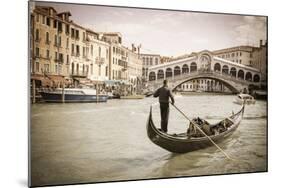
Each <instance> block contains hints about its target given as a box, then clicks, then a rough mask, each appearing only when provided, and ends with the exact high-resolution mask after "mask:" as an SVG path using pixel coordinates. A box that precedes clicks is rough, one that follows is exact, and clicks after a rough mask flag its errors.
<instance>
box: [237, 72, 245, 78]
mask: <svg viewBox="0 0 281 188" xmlns="http://www.w3.org/2000/svg"><path fill="white" fill-rule="evenodd" d="M244 75H245V73H244V71H243V70H239V71H238V78H240V79H241V80H244Z"/></svg>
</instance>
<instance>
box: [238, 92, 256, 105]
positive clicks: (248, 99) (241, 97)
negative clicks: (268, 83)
mask: <svg viewBox="0 0 281 188" xmlns="http://www.w3.org/2000/svg"><path fill="white" fill-rule="evenodd" d="M233 102H234V103H236V104H240V105H242V104H243V103H244V102H245V104H255V103H256V100H255V98H254V97H253V96H251V95H249V94H242V93H241V94H238V95H237V97H236V98H235V99H234V101H233Z"/></svg>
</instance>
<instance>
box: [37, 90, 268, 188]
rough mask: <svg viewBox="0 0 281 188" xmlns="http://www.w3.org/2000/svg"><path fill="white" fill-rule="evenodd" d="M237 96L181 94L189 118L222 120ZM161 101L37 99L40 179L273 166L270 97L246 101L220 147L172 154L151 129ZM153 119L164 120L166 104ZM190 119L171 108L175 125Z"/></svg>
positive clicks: (182, 127) (178, 128) (176, 128)
mask: <svg viewBox="0 0 281 188" xmlns="http://www.w3.org/2000/svg"><path fill="white" fill-rule="evenodd" d="M234 97H235V96H229V95H227V96H221V95H220V96H210V95H207V96H204V95H200V96H179V97H176V105H177V106H178V107H179V108H180V109H182V110H183V111H184V112H185V113H186V114H187V116H189V117H197V116H200V117H202V118H205V119H207V120H208V121H209V122H211V123H212V122H217V121H219V120H221V119H223V118H224V117H226V116H229V115H230V114H231V113H232V111H234V112H236V111H238V110H239V109H240V106H238V105H236V104H234V103H232V101H233V99H234ZM155 102H157V99H154V98H146V99H143V100H109V101H108V102H107V103H99V104H96V103H82V104H35V105H32V107H31V156H32V157H31V159H32V163H31V165H32V168H31V170H32V174H31V175H32V181H33V185H46V184H71V183H82V182H101V181H113V180H129V179H147V178H162V177H176V176H193V175H206V174H222V173H240V172H255V171H266V170H267V156H266V154H267V148H266V145H267V143H266V140H267V139H266V135H267V134H266V132H267V109H266V102H264V101H257V102H256V104H255V105H250V106H246V109H245V114H244V116H245V117H244V119H243V120H242V122H241V124H240V126H239V128H238V129H237V130H236V132H234V134H233V135H232V136H231V137H229V138H228V139H226V140H224V141H223V142H221V143H219V145H220V146H221V147H222V148H223V149H224V150H225V151H226V152H227V153H228V154H229V155H230V156H231V157H232V158H235V159H237V160H235V161H229V160H227V159H226V158H225V157H224V155H223V154H222V153H221V152H220V151H219V150H218V149H216V148H215V147H209V148H206V149H202V150H198V151H194V152H190V153H186V154H172V153H170V152H168V151H166V150H164V149H162V148H160V147H158V146H156V145H154V144H153V143H152V142H151V141H150V140H149V139H148V137H147V135H146V121H147V118H148V113H149V107H150V105H151V104H152V103H155ZM153 119H154V122H155V124H156V125H160V112H159V107H158V106H154V107H153ZM187 125H188V122H186V120H185V119H184V117H183V116H182V115H181V114H179V113H178V112H177V111H176V110H175V109H174V108H173V107H170V120H169V127H168V131H169V132H170V133H179V132H184V131H186V128H187Z"/></svg>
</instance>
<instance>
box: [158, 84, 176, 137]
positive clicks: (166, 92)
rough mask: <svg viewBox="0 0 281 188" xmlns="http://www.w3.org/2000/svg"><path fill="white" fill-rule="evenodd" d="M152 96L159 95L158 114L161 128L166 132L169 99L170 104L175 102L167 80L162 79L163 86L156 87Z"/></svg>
mask: <svg viewBox="0 0 281 188" xmlns="http://www.w3.org/2000/svg"><path fill="white" fill-rule="evenodd" d="M153 96H154V97H159V103H160V114H161V130H162V131H163V132H165V133H166V132H168V120H169V99H171V100H172V104H174V103H175V100H174V97H173V94H172V92H171V91H170V89H169V88H168V83H167V80H164V81H163V86H162V87H160V88H159V89H157V90H156V92H155V93H154V95H153Z"/></svg>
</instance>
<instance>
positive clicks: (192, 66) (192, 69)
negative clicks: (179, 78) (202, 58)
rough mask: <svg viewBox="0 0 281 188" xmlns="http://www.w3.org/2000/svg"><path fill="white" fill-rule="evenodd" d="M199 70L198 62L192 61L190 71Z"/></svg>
mask: <svg viewBox="0 0 281 188" xmlns="http://www.w3.org/2000/svg"><path fill="white" fill-rule="evenodd" d="M194 71H197V64H196V63H195V62H192V63H191V64H190V72H194Z"/></svg>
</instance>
